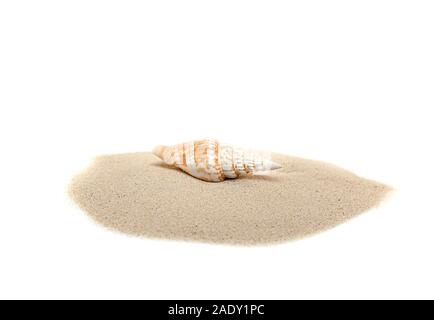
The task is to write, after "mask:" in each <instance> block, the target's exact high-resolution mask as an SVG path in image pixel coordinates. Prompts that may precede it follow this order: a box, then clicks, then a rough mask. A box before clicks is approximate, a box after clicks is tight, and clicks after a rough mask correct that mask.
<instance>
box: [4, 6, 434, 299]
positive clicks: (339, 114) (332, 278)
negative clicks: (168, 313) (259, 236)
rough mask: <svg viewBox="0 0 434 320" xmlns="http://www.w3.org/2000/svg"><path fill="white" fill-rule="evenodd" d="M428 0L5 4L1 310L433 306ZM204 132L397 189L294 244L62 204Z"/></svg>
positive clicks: (431, 25)
mask: <svg viewBox="0 0 434 320" xmlns="http://www.w3.org/2000/svg"><path fill="white" fill-rule="evenodd" d="M433 17H434V4H433V2H432V1H396V0H394V1H381V0H375V1H238V0H230V1H88V0H86V1H2V2H1V3H0V110H1V111H0V133H1V140H0V141H1V157H0V164H1V166H0V191H1V200H0V298H133V299H135V298H147V299H159V298H176V299H181V298H183V299H189V298H196V299H199V298H200V299H207V298H227V299H232V298H240V299H241V298H242V299H249V298H256V299H262V298H275V299H280V298H282V299H290V298H332V299H333V298H374V299H375V298H434V275H433V270H434V256H433V252H434V249H433V244H434V210H433V209H434V205H433V181H434V170H433V161H434V157H433V151H432V150H433V141H432V139H433V136H434V129H433V115H432V110H433V107H434V90H433V89H434V18H433ZM202 137H215V138H218V139H219V140H221V141H224V142H228V143H233V144H238V145H242V146H245V147H252V148H257V149H266V150H271V151H277V152H283V153H288V154H292V155H297V156H303V157H307V158H313V159H318V160H324V161H328V162H332V163H334V164H337V165H340V166H342V167H345V168H347V169H350V170H352V171H354V172H356V173H357V174H359V175H362V176H364V177H367V178H373V179H376V180H379V181H382V182H385V183H388V184H390V185H392V186H393V187H395V189H396V191H395V193H394V194H393V195H392V196H391V197H389V199H388V200H387V201H386V202H385V203H384V204H383V205H382V206H381V207H379V208H377V209H375V210H371V211H369V212H367V213H366V214H363V215H361V216H360V217H358V218H356V219H353V220H351V221H350V222H348V223H345V224H343V225H341V226H339V227H337V228H335V229H333V230H330V231H327V232H325V233H322V234H318V235H316V236H313V237H310V238H308V239H305V240H301V241H297V242H289V243H285V244H280V245H275V246H264V247H247V248H246V247H234V246H222V245H210V244H201V243H186V242H174V241H158V240H149V239H140V238H134V237H129V236H125V235H122V234H118V233H115V232H112V231H108V230H106V229H104V228H102V227H100V226H99V225H96V224H94V223H93V222H92V221H91V220H90V219H89V218H88V217H87V216H86V214H85V213H83V212H82V211H80V210H79V209H78V208H76V207H75V205H74V204H73V203H71V201H70V200H69V198H68V196H67V194H66V188H67V185H68V182H69V180H70V178H71V177H72V176H73V175H74V174H75V173H76V172H78V171H80V170H82V169H83V168H85V167H86V165H87V164H88V163H89V161H90V160H91V159H92V158H93V157H94V156H96V155H99V154H105V153H122V152H135V151H147V150H149V149H151V148H152V147H153V146H154V145H156V144H162V143H164V144H170V143H178V142H183V141H188V140H190V139H197V138H202Z"/></svg>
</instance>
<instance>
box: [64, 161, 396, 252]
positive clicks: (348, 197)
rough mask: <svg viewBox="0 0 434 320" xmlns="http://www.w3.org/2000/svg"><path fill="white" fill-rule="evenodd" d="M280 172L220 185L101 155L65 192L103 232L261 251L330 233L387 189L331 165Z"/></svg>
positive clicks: (155, 164) (303, 164) (290, 164)
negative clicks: (260, 246)
mask: <svg viewBox="0 0 434 320" xmlns="http://www.w3.org/2000/svg"><path fill="white" fill-rule="evenodd" d="M273 158H274V159H275V160H276V161H277V162H279V163H280V164H281V165H282V166H283V168H282V169H280V170H276V171H273V172H270V174H269V175H266V176H252V177H246V178H241V179H236V180H226V181H224V182H221V183H210V182H205V181H201V180H198V179H195V178H193V177H191V176H189V175H187V174H185V173H183V172H181V171H180V170H177V169H173V168H170V167H168V166H166V165H165V164H163V163H161V161H159V160H158V159H157V158H155V156H153V155H152V154H150V153H132V154H119V155H108V156H101V157H98V158H97V159H95V161H94V162H93V163H92V164H91V166H90V167H89V168H87V169H86V170H85V171H84V172H83V173H81V174H79V175H78V176H76V177H75V178H74V179H73V181H72V182H71V185H70V190H69V192H70V195H71V197H72V198H73V199H74V201H75V202H76V203H77V204H78V205H79V206H80V207H81V208H82V209H83V210H84V211H86V212H87V213H88V214H89V215H90V216H91V217H92V218H93V219H94V220H96V221H97V222H99V223H101V224H103V225H104V226H106V227H109V228H112V229H115V230H118V231H121V232H124V233H128V234H133V235H139V236H146V237H152V238H168V239H182V240H195V241H204V242H218V243H231V244H261V243H270V242H276V241H285V240H290V239H295V238H300V237H303V236H306V235H309V234H313V233H316V232H319V231H321V230H324V229H328V228H331V227H333V226H336V225H338V224H340V223H342V222H344V221H346V220H348V219H350V218H352V217H354V216H356V215H358V214H360V213H362V212H364V211H366V210H368V209H369V208H372V207H373V206H375V205H377V204H378V203H379V202H380V201H381V200H382V199H383V198H384V197H385V195H386V194H387V192H388V190H389V188H388V187H387V186H384V185H382V184H380V183H378V182H374V181H370V180H366V179H363V178H360V177H358V176H356V175H354V174H353V173H351V172H348V171H345V170H343V169H340V168H337V167H335V166H332V165H329V164H326V163H322V162H317V161H311V160H306V159H300V158H294V157H288V156H283V155H273Z"/></svg>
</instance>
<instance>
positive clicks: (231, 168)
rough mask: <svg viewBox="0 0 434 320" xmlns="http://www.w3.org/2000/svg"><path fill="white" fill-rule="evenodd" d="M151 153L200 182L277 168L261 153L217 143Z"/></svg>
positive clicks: (160, 148) (188, 144) (203, 142)
mask: <svg viewBox="0 0 434 320" xmlns="http://www.w3.org/2000/svg"><path fill="white" fill-rule="evenodd" d="M153 153H154V154H155V155H156V156H158V157H159V158H160V159H162V160H163V161H164V162H166V163H167V164H169V165H173V166H176V167H178V168H179V169H181V170H183V171H185V172H187V173H188V174H190V175H192V176H193V177H196V178H198V179H201V180H205V181H214V182H219V181H223V180H224V179H233V178H238V177H239V176H242V175H247V174H252V173H255V172H258V171H268V170H274V169H278V168H280V165H278V164H276V163H274V162H273V161H271V159H270V158H269V157H267V156H264V154H261V153H257V152H253V151H247V150H245V149H241V148H238V147H233V146H231V145H227V144H220V143H219V142H218V141H217V140H214V139H207V140H197V141H192V142H186V143H181V144H178V145H175V146H172V147H165V146H158V147H156V148H155V149H154V151H153Z"/></svg>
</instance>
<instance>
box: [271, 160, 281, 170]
mask: <svg viewBox="0 0 434 320" xmlns="http://www.w3.org/2000/svg"><path fill="white" fill-rule="evenodd" d="M280 168H282V166H281V165H280V164H278V163H276V162H274V161H270V170H276V169H280Z"/></svg>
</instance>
